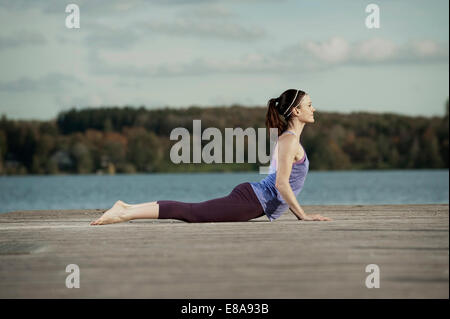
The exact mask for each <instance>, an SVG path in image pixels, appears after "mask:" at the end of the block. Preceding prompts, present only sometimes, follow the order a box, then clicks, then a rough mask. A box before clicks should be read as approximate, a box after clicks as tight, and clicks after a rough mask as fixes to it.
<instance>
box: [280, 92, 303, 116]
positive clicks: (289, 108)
mask: <svg viewBox="0 0 450 319" xmlns="http://www.w3.org/2000/svg"><path fill="white" fill-rule="evenodd" d="M298 92H300V90H297V93H295V97H294V100H292V103H291V105H289V107H288V108H287V109H286V111H284V113H283V116H285V117H288V116H289V115H290V114H291V113H292V111H290V112H289V114H288V115H285V114H286V112H287V111H289V109H290V108H291V106H292V104H294V102H295V99H296V98H297V95H298Z"/></svg>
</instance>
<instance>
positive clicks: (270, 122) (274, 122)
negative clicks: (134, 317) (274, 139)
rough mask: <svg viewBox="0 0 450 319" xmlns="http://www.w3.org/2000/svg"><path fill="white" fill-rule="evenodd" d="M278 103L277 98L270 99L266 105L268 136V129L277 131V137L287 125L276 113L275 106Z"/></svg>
mask: <svg viewBox="0 0 450 319" xmlns="http://www.w3.org/2000/svg"><path fill="white" fill-rule="evenodd" d="M278 102H279V98H276V99H270V100H269V102H268V103H267V106H268V109H267V114H266V127H267V130H268V134H270V128H276V129H278V136H280V135H281V134H282V133H283V132H284V131H285V130H286V129H287V126H288V123H287V122H286V121H285V120H284V119H282V118H281V116H280V114H279V113H278V110H277V107H276V104H277V103H278Z"/></svg>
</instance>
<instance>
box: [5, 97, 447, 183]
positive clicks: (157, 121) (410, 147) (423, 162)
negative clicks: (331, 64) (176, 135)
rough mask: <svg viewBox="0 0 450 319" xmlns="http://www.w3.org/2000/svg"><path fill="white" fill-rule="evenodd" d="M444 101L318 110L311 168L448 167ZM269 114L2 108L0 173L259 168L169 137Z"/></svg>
mask: <svg viewBox="0 0 450 319" xmlns="http://www.w3.org/2000/svg"><path fill="white" fill-rule="evenodd" d="M445 108H446V112H445V116H442V117H438V116H434V117H424V116H406V115H400V114H394V113H368V112H352V113H349V114H344V113H336V112H316V113H315V123H314V124H308V125H306V126H305V128H304V130H303V132H302V136H301V143H302V145H303V146H304V148H305V150H306V152H307V155H308V158H309V160H310V170H361V169H424V168H448V167H449V160H448V151H449V150H448V143H449V118H448V101H447V103H446V106H445ZM265 115H266V107H257V106H255V107H247V106H240V105H232V106H227V107H225V106H224V107H198V106H190V107H187V108H169V107H165V108H159V109H146V108H145V107H143V106H142V107H131V106H125V107H102V108H83V109H75V108H72V109H70V110H66V111H62V112H60V113H59V114H58V115H57V116H56V118H54V119H51V120H47V121H38V120H16V119H14V120H13V119H8V118H7V117H6V116H5V115H2V116H1V119H0V174H1V175H24V174H116V173H156V172H213V171H214V172H232V171H255V172H256V171H258V169H259V166H265V165H267V163H258V162H257V163H248V162H247V160H246V161H245V162H244V163H226V164H225V163H210V164H208V163H203V162H202V163H180V164H175V163H172V161H171V160H170V149H171V147H172V146H173V145H174V144H175V143H176V142H177V141H174V140H170V138H169V137H170V132H171V131H172V129H174V128H176V127H184V128H186V129H188V130H189V131H192V123H193V120H194V119H199V120H201V126H202V130H204V129H205V128H207V127H215V128H218V129H219V130H220V131H221V132H222V134H224V130H225V128H237V127H241V128H243V129H245V128H249V127H253V128H254V129H255V130H257V128H263V127H265V126H264V121H265ZM203 143H205V144H206V143H207V141H202V145H203ZM268 143H269V139H268V138H267V145H268ZM245 147H247V143H246V145H245ZM246 156H247V153H246ZM246 159H247V157H246Z"/></svg>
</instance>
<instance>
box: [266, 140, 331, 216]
mask: <svg viewBox="0 0 450 319" xmlns="http://www.w3.org/2000/svg"><path fill="white" fill-rule="evenodd" d="M297 150H298V140H297V137H296V136H295V135H290V134H289V135H284V136H282V137H280V139H279V140H278V160H277V163H278V164H277V165H278V167H277V179H276V182H275V187H276V188H277V189H278V191H279V192H280V194H281V196H282V197H283V199H284V200H285V201H286V203H287V204H288V205H289V207H290V209H291V211H292V213H293V214H294V215H295V216H296V217H297V218H298V219H299V220H308V221H314V220H318V221H328V220H331V219H330V218H327V217H323V216H320V215H307V214H306V213H305V212H304V210H303V209H302V208H301V206H300V204H299V203H298V201H297V198H296V197H295V194H294V192H293V191H292V188H291V185H290V184H289V176H290V175H291V170H292V163H293V161H294V158H295V154H296V153H297Z"/></svg>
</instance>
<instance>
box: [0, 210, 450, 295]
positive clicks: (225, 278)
mask: <svg viewBox="0 0 450 319" xmlns="http://www.w3.org/2000/svg"><path fill="white" fill-rule="evenodd" d="M304 209H305V211H306V212H307V213H319V214H323V215H324V216H327V217H331V218H333V219H334V220H333V221H331V222H300V221H297V219H296V218H295V217H294V216H293V215H292V214H291V213H289V212H287V213H285V214H284V215H283V216H282V217H281V218H280V219H278V220H276V221H274V222H269V221H268V219H267V218H266V217H260V218H258V219H255V220H252V221H250V222H244V223H196V224H189V223H185V222H181V221H175V220H139V221H131V222H128V223H124V224H114V225H106V226H90V225H89V222H90V221H91V220H93V219H94V218H96V217H98V216H100V212H101V210H83V211H79V210H78V211H75V210H66V211H28V212H11V213H5V214H0V298H261V299H266V298H289V299H298V298H449V274H448V271H449V206H448V205H380V206H362V205H353V206H343V205H338V206H304ZM68 264H76V265H78V266H79V269H80V288H72V289H69V288H67V287H66V284H65V281H66V277H67V276H68V275H69V273H66V266H67V265H68ZM368 264H376V265H378V266H379V269H380V288H372V289H369V288H367V287H366V285H365V281H366V277H367V276H368V275H369V273H366V272H365V269H366V266H367V265H368Z"/></svg>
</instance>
